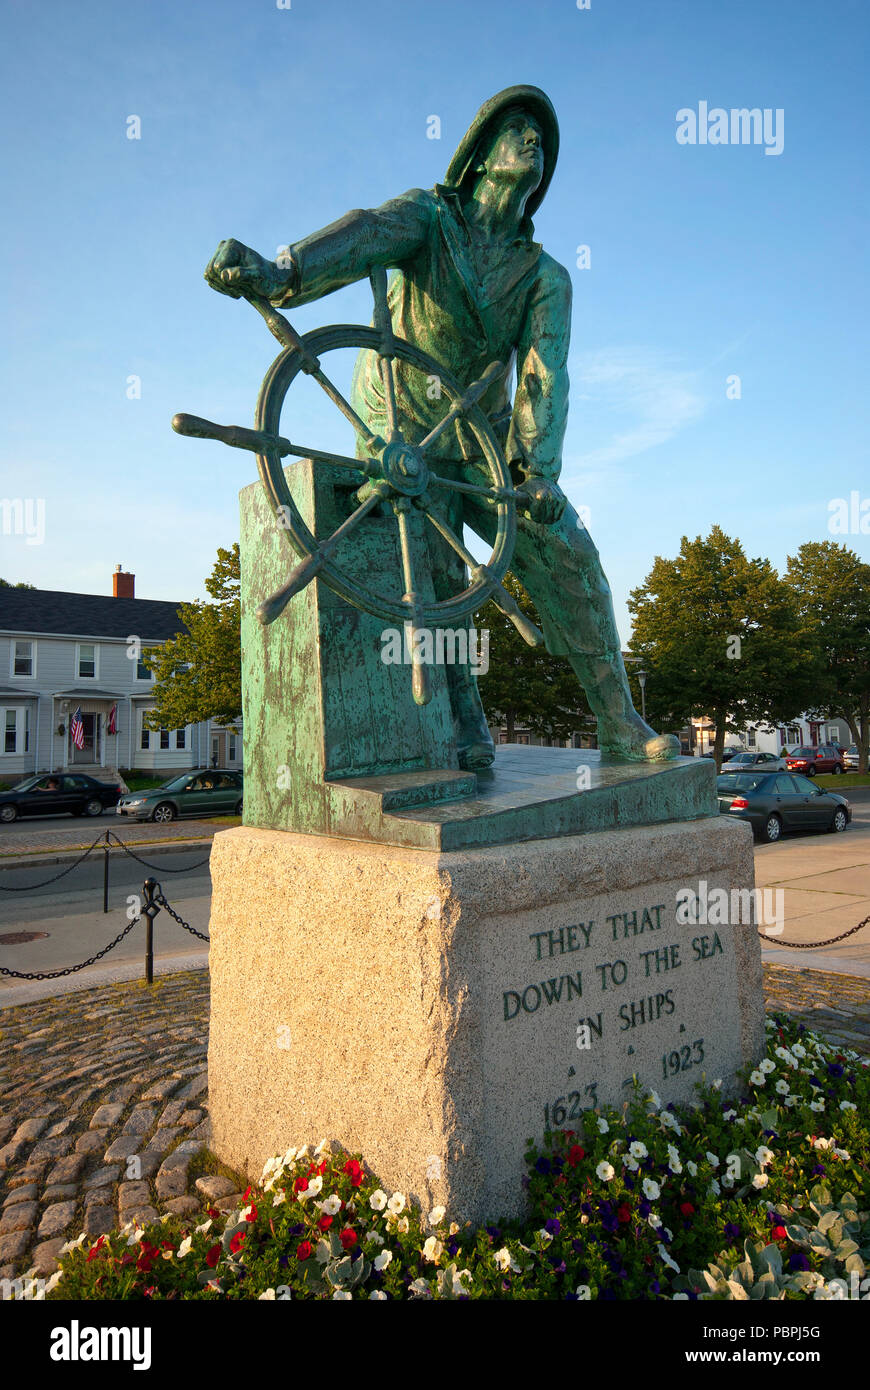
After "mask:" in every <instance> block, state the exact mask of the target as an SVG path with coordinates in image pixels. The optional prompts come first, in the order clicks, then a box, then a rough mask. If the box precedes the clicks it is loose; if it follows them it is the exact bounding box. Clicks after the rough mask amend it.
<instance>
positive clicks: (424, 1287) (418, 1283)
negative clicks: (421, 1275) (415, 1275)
mask: <svg viewBox="0 0 870 1390" xmlns="http://www.w3.org/2000/svg"><path fill="white" fill-rule="evenodd" d="M408 1288H409V1289H410V1291H411V1293H412V1295H413V1296H414V1297H415V1298H431V1297H432V1290H431V1289H430V1288H429V1285H428V1284H427V1283H426V1280H425V1279H415V1280H414V1282H413V1284H409V1285H408Z"/></svg>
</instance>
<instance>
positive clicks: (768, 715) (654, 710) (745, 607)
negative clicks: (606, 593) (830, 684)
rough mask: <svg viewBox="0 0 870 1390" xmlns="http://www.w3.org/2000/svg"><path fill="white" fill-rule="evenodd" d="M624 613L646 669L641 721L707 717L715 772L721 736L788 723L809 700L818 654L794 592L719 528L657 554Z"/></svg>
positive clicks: (661, 723) (676, 723)
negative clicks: (674, 552) (666, 555)
mask: <svg viewBox="0 0 870 1390" xmlns="http://www.w3.org/2000/svg"><path fill="white" fill-rule="evenodd" d="M628 607H629V611H630V612H631V613H632V615H633V617H634V633H633V636H632V639H631V642H630V643H629V648H630V650H631V652H632V653H633V654H634V655H635V656H639V657H641V658H642V659H643V662H644V665H645V667H646V670H647V672H648V673H649V675H648V679H647V686H646V694H647V717H648V718H649V720H650V722H651V723H652V724H653V725H654V727H656V728H659V727H664V728H679V727H681V726H683V725H685V724H687V723H688V722H689V720H690V719H691V718H692V716H693V715H694V716H698V715H704V716H706V717H707V718H709V719H710V720H711V721H712V722H713V724H714V725H715V728H716V734H715V743H714V756H715V760H716V766H717V768H719V767H721V765H722V750H723V747H724V745H725V734H726V732H728V731H730V732H732V733H737V732H738V731H739V730H740V729H742V728H743V727H744V726H745V725H746V724H747V723H769V724H779V723H787V722H789V721H791V720H793V719H794V718H795V717H796V716H797V715H799V714H801V713H803V711H804V709H805V707H806V705H807V703H808V702H809V700H810V699H811V691H812V689H813V683H814V680H815V679H816V678H817V669H816V657H815V648H814V646H813V643H812V641H811V640H810V639H809V638H808V636H807V634H806V632H805V631H804V630H803V629H802V627H801V624H800V622H799V619H798V614H797V607H796V603H795V598H794V594H793V592H792V590H791V589H790V587H789V586H788V585H787V584H786V583H785V581H784V580H782V579H780V578H779V576H778V575H777V573H776V570H775V569H774V568H773V566H772V565H771V564H770V562H769V561H768V560H763V559H756V560H750V559H747V557H746V555H745V554H744V552H743V547H742V546H741V544H740V542H739V541H738V540H732V539H731V537H730V536H726V535H725V533H724V531H722V530H721V529H720V528H719V527H718V526H714V527H713V529H712V531H711V532H710V534H709V536H708V537H707V538H706V539H702V538H701V537H700V536H697V537H696V538H695V540H693V541H690V540H689V539H688V537H687V536H684V537H683V539H682V543H681V546H680V553H679V555H678V556H677V558H676V559H675V560H666V559H663V558H662V557H661V556H657V557H656V559H655V561H654V563H653V567H652V570H651V571H650V573H649V575H648V576H647V579H646V581H645V583H644V584H642V585H641V586H640V587H639V588H637V589H634V590H632V594H631V598H630V600H629V604H628Z"/></svg>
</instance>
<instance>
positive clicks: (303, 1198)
mask: <svg viewBox="0 0 870 1390" xmlns="http://www.w3.org/2000/svg"><path fill="white" fill-rule="evenodd" d="M322 1187H323V1178H320V1177H317V1178H309V1179H308V1186H307V1187H306V1188H304V1189H303V1190H302V1191H301V1192H297V1194H296V1200H297V1201H298V1202H307V1201H308V1199H309V1197H316V1196H317V1194H318V1193H319V1192H320V1190H321V1188H322Z"/></svg>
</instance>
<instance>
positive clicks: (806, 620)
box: [786, 541, 870, 772]
mask: <svg viewBox="0 0 870 1390" xmlns="http://www.w3.org/2000/svg"><path fill="white" fill-rule="evenodd" d="M786 580H787V582H788V584H789V585H790V587H791V589H792V592H793V593H794V595H795V601H796V605H797V611H798V614H799V619H800V623H801V626H802V630H803V632H804V634H805V636H806V637H807V638H808V639H809V641H811V642H812V644H813V645H814V647H815V648H816V650H817V651H818V653H819V657H820V666H821V671H820V679H819V682H818V685H817V687H816V689H815V691H814V693H813V697H812V699H811V701H810V704H809V709H810V712H814V713H817V714H819V715H820V716H821V717H822V718H827V717H829V716H830V715H832V714H842V716H843V718H844V719H845V720H846V722H847V723H848V725H849V729H850V731H851V734H852V737H853V739H854V740H855V743H856V745H857V748H858V752H859V758H860V763H859V767H860V771H861V772H866V771H867V753H868V744H870V565H868V564H865V563H864V562H863V561H862V560H861V559H860V557H859V556H858V555H856V553H855V551H854V550H849V549H848V547H847V546H845V545H842V544H840V543H839V542H836V541H810V542H808V543H807V544H806V545H802V546H801V547H800V549H799V550H798V553H797V555H790V556H789V559H788V569H787V571H786Z"/></svg>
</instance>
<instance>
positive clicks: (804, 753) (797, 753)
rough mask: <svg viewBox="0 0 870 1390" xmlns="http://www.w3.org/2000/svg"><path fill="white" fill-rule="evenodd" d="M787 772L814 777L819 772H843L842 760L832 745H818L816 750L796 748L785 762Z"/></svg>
mask: <svg viewBox="0 0 870 1390" xmlns="http://www.w3.org/2000/svg"><path fill="white" fill-rule="evenodd" d="M785 765H786V769H787V771H788V772H805V773H806V775H807V777H815V776H816V774H817V773H819V772H834V773H839V772H845V771H846V769H845V767H844V766H843V759H842V756H841V754H840V753H839V752H838V750H837V749H836V748H835V747H834V745H833V744H832V743H820V744H819V746H818V748H796V749H795V750H794V752H793V753H789V755H788V757H787V758H786V760H785Z"/></svg>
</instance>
